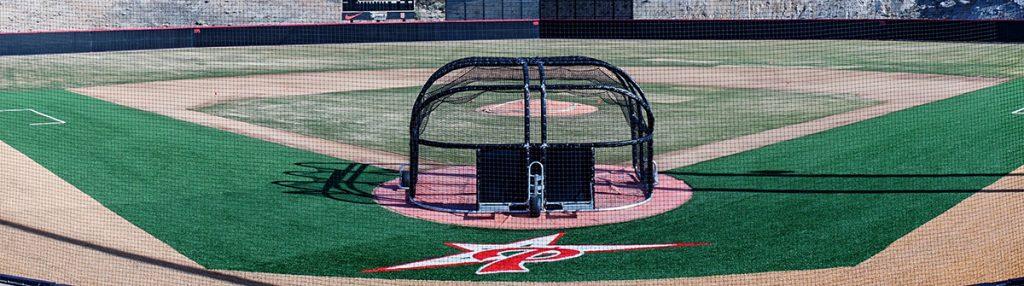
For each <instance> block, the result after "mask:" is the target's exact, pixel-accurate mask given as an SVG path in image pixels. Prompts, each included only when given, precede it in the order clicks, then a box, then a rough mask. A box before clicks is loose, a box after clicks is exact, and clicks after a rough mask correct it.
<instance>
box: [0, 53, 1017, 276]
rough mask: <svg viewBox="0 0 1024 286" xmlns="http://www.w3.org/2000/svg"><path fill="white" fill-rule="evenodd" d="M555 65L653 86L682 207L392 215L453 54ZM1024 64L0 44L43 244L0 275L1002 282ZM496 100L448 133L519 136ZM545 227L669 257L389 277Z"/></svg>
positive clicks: (4, 217) (659, 138)
mask: <svg viewBox="0 0 1024 286" xmlns="http://www.w3.org/2000/svg"><path fill="white" fill-rule="evenodd" d="M556 55H585V56H589V57H594V58H598V59H602V60H605V61H608V62H609V63H612V64H614V65H616V66H618V67H622V68H623V69H624V70H625V71H626V72H627V73H629V74H630V75H631V76H632V77H633V78H634V79H635V80H636V81H637V82H638V83H639V84H640V86H641V87H642V88H643V89H644V92H645V93H646V94H647V97H648V99H649V101H650V102H651V106H652V109H653V113H654V114H655V116H656V118H657V124H656V125H655V133H654V134H655V135H654V136H655V137H654V138H655V142H656V143H655V145H654V149H655V160H656V161H657V162H658V165H659V167H660V170H661V173H662V174H666V175H669V176H672V177H675V178H677V179H680V180H682V181H683V182H685V184H686V185H687V186H688V187H689V188H688V189H685V190H677V191H680V192H690V193H691V197H690V198H689V200H688V201H686V202H685V203H684V204H682V205H681V206H679V207H678V208H675V209H672V210H669V211H667V212H664V213H661V214H658V215H655V216H651V217H646V218H642V219H637V220H632V221H628V222H621V223H615V224H606V225H599V226H591V227H583V228H569V229H558V230H511V229H484V228H473V227H465V226H458V225H452V224H443V223H436V222H429V221H424V220H419V219H416V218H411V217H407V216H403V215H401V214H398V213H395V212H392V211H390V210H389V209H387V208H385V207H382V206H381V205H379V203H378V201H377V200H375V195H374V189H375V188H377V187H378V186H379V185H381V184H382V183H384V182H387V181H391V180H394V179H396V178H397V177H398V165H400V164H402V163H405V162H406V161H407V160H408V157H407V155H408V148H409V145H408V142H409V134H408V128H409V116H410V112H411V110H410V109H411V107H412V105H413V102H414V101H415V100H416V96H417V93H418V92H419V89H420V87H421V86H422V84H423V83H424V82H425V81H426V79H427V77H429V76H430V74H431V73H432V72H433V71H434V70H435V69H437V68H438V67H440V66H441V65H443V64H445V63H447V62H449V61H452V60H455V59H459V58H463V57H468V56H521V57H533V56H556ZM1022 61H1024V46H1021V45H1013V44H973V43H935V42H899V41H673V40H649V41H625V40H622V41H619V40H600V41H597V40H595V41H590V40H551V39H544V40H538V39H534V40H500V41H463V42H415V43H376V44H344V45H298V46H256V47H230V48H190V49H169V50H151V51H133V52H105V53H82V54H62V55H39V56H7V57H0V66H2V67H3V69H2V70H0V141H2V143H0V159H2V160H0V174H3V176H4V177H5V178H10V179H5V180H3V181H0V198H3V199H2V200H0V253H5V255H8V257H23V258H24V261H15V260H6V259H5V260H0V269H5V270H9V271H8V272H11V274H17V275H25V276H29V277H44V278H46V279H50V280H55V281H62V282H67V283H72V284H109V283H113V284H117V282H116V281H114V282H112V281H110V280H108V279H124V280H125V281H153V283H154V284H163V283H166V284H178V282H182V281H184V282H185V283H195V284H207V283H240V284H315V283H322V284H353V283H362V284H377V283H395V284H405V283H409V284H416V283H421V282H423V281H422V280H427V281H431V282H430V283H446V282H439V281H471V282H479V281H516V282H519V281H522V282H591V281H594V282H595V283H619V284H624V285H625V284H629V285H632V284H636V283H650V284H664V285H679V284H714V283H720V284H728V283H732V282H737V281H744V282H751V281H753V282H764V283H781V284H804V283H860V284H863V283H881V284H895V283H922V282H924V281H934V280H941V281H947V282H949V283H950V284H964V283H976V282H981V281H990V280H1000V279H1008V278H1011V277H1013V276H1015V275H1014V274H1019V273H1022V272H1024V263H1021V262H1019V261H1022V259H1021V258H1024V253H1020V251H1018V250H1019V249H1021V248H1020V247H1019V243H1017V242H1019V241H1020V239H1022V238H1024V228H1022V227H1021V226H1020V225H1019V223H1018V222H1019V221H1021V220H1022V219H1024V211H1022V209H1021V207H1022V206H1024V194H1022V193H1021V190H1024V180H1022V179H1021V177H1020V176H1021V175H1020V174H1024V169H1021V168H1022V166H1024V144H1021V140H1022V138H1024V137H1022V136H1021V135H1020V134H1021V132H1020V131H1021V126H1022V125H1021V124H1022V122H1024V121H1022V120H1024V115H1020V114H1018V113H1022V111H1021V109H1024V69H1021V63H1022ZM501 103H502V102H501V101H486V100H484V101H481V102H480V104H481V106H482V105H483V104H501ZM574 103H578V104H586V105H590V106H594V107H596V108H597V110H598V111H597V112H596V113H595V114H596V116H595V117H594V118H597V119H589V120H606V118H611V116H614V114H604V113H602V112H604V111H607V110H608V108H610V107H609V106H607V105H602V103H601V102H597V101H585V100H579V101H578V102H574ZM481 106H475V105H474V106H466V107H465V110H463V111H464V112H462V114H463V116H461V117H454V118H447V119H445V120H449V121H446V122H448V123H447V125H450V126H457V127H459V128H465V129H468V130H481V131H479V132H473V133H468V132H467V133H453V134H452V136H456V137H458V139H461V140H467V141H471V140H473V139H474V138H478V137H488V136H490V137H495V136H496V137H501V136H504V135H506V134H507V132H505V131H504V130H496V129H487V128H486V126H488V125H490V124H492V123H493V122H494V121H495V120H501V119H500V118H499V117H496V116H489V115H486V114H481V113H479V112H475V111H474V110H476V109H478V108H480V107H481ZM574 120H576V121H574ZM579 120H583V119H573V118H567V119H564V120H562V121H559V122H558V124H561V125H556V126H563V127H566V128H554V129H553V130H555V131H553V132H556V133H554V134H555V135H556V136H561V137H567V138H587V136H594V135H593V134H589V133H587V132H586V130H581V129H573V128H571V127H572V126H577V125H580V124H584V123H585V122H581V121H579ZM453 128H454V127H453ZM425 156H426V157H425V159H427V160H430V161H435V162H467V161H469V160H471V158H469V157H459V156H445V155H443V154H426V155H425ZM608 156H611V158H610V159H613V160H619V161H627V160H629V159H628V157H621V158H620V157H615V156H619V155H616V154H611V155H608ZM332 175H333V176H338V177H337V178H336V179H338V181H336V183H337V184H333V185H332V188H331V189H329V190H328V191H327V193H326V194H324V192H323V191H322V189H321V188H322V187H323V186H324V184H325V183H326V182H327V181H328V179H329V178H330V177H332ZM552 235H557V236H556V237H555V238H554V239H553V240H551V241H549V242H550V243H551V245H554V243H557V245H570V246H572V245H583V246H594V245H647V246H651V245H668V244H671V245H673V247H671V248H659V249H648V248H650V247H648V248H644V249H640V250H630V251H615V252H611V251H607V252H608V253H593V254H587V255H582V254H580V256H579V257H573V258H572V259H565V260H564V261H557V262H555V261H556V259H555V258H553V257H543V256H534V257H527V258H525V259H526V260H524V261H520V262H521V263H520V267H524V268H528V270H529V272H526V273H502V274H481V271H479V270H478V268H481V265H479V264H466V263H463V264H455V263H453V264H446V265H442V266H432V267H416V268H414V269H409V270H405V271H390V270H387V269H388V267H390V266H396V265H402V264H406V263H410V262H417V261H423V260H425V259H431V258H437V257H445V256H448V255H454V254H458V253H460V251H465V250H466V249H464V248H465V246H462V247H457V246H459V245H464V244H488V245H511V244H513V242H517V241H526V240H530V239H535V238H542V237H548V236H552ZM453 245H454V246H453ZM676 246H678V247H676ZM531 259H533V260H531ZM989 261H1000V262H999V265H998V267H995V266H994V265H991V264H992V262H989ZM541 262H551V263H541ZM55 268H57V269H63V271H59V272H55V271H53V269H55ZM382 269H383V270H387V271H382ZM1016 276H1019V275H1016ZM612 281H614V282H612Z"/></svg>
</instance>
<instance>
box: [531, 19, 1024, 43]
mask: <svg viewBox="0 0 1024 286" xmlns="http://www.w3.org/2000/svg"><path fill="white" fill-rule="evenodd" d="M1022 31H1024V21H999V20H994V21H982V20H952V21H947V20H544V21H542V22H541V25H540V36H541V38H564V39H674V40H900V41H966V42H1024V32H1022Z"/></svg>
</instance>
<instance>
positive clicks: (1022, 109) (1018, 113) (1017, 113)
mask: <svg viewBox="0 0 1024 286" xmlns="http://www.w3.org/2000/svg"><path fill="white" fill-rule="evenodd" d="M1010 114H1013V115H1022V114H1024V108H1021V109H1017V111H1014V112H1013V113H1010Z"/></svg>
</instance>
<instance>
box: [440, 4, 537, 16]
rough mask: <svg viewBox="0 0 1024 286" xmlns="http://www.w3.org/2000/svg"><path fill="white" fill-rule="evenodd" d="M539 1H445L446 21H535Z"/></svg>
mask: <svg viewBox="0 0 1024 286" xmlns="http://www.w3.org/2000/svg"><path fill="white" fill-rule="evenodd" d="M537 1H539V0H446V1H445V5H444V7H445V10H444V14H445V19H447V20H491V19H537V18H539V17H540V15H539V14H538V13H539V12H538V10H537V9H538V7H540V6H539V4H538V3H537Z"/></svg>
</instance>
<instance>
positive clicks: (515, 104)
mask: <svg viewBox="0 0 1024 286" xmlns="http://www.w3.org/2000/svg"><path fill="white" fill-rule="evenodd" d="M524 105H525V104H523V100H522V99H519V100H513V101H509V102H505V103H499V104H491V105H487V106H484V107H480V108H477V109H476V111H477V112H480V113H483V114H490V115H499V116H523V111H525V108H524ZM547 111H548V116H551V117H567V116H577V115H583V114H587V113H591V112H595V111H597V107H594V106H591V105H586V104H582V103H576V102H565V101H557V100H548V110H547ZM530 115H532V116H540V99H530Z"/></svg>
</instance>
